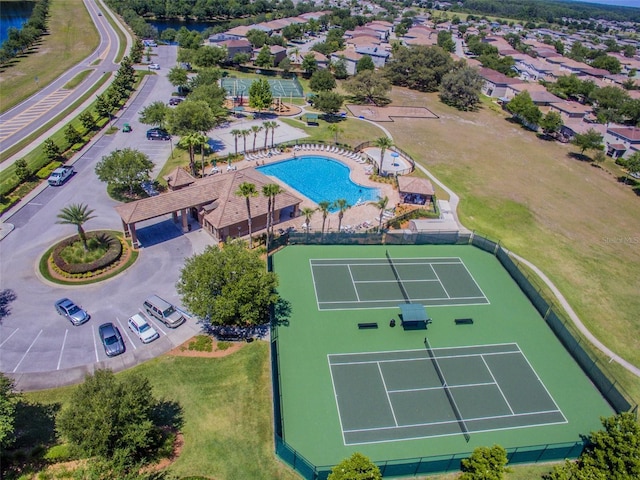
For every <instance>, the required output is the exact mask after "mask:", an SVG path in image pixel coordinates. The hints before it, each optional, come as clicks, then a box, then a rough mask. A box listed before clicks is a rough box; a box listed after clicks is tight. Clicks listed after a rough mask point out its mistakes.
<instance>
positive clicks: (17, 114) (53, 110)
mask: <svg viewBox="0 0 640 480" xmlns="http://www.w3.org/2000/svg"><path fill="white" fill-rule="evenodd" d="M84 4H85V6H86V8H87V10H88V12H89V15H90V16H91V18H92V20H93V22H94V23H95V25H96V28H97V29H98V33H99V35H100V44H99V45H98V47H97V48H96V50H95V51H94V52H93V53H92V54H91V55H89V56H88V57H87V58H85V59H84V60H83V61H82V62H80V63H79V64H77V65H76V66H74V67H73V68H71V69H70V70H68V71H67V72H65V73H64V74H62V75H60V77H58V78H57V79H56V80H54V81H53V82H52V83H50V84H49V85H47V86H45V87H43V88H42V90H40V91H38V92H37V93H36V94H35V95H33V96H32V97H30V98H28V99H27V100H25V101H24V102H22V103H20V104H18V105H16V106H15V107H13V108H12V109H10V110H8V111H6V112H5V113H3V114H1V115H0V143H1V144H2V148H3V149H8V148H10V147H12V146H14V145H15V144H17V143H19V142H21V141H22V140H24V139H25V138H26V137H28V136H29V135H31V134H32V133H33V132H35V131H36V130H37V129H38V128H40V127H41V126H42V125H43V124H45V123H47V122H49V121H50V120H52V119H54V118H55V117H56V116H57V115H59V114H60V113H61V112H62V111H63V110H64V109H65V108H67V107H68V106H69V105H70V104H72V103H74V102H75V101H77V100H78V99H79V98H81V97H82V96H83V95H84V94H85V93H86V92H87V91H88V90H90V89H91V87H92V86H93V85H95V84H96V83H97V82H98V81H99V80H100V78H101V77H102V76H103V75H104V74H105V73H112V72H114V71H117V70H118V68H119V64H118V63H116V60H117V56H118V50H119V45H120V40H119V38H118V33H117V31H116V30H115V29H114V28H113V26H112V25H111V24H110V23H109V21H108V17H107V15H109V17H110V18H113V20H114V21H115V22H116V23H117V24H118V25H119V26H120V30H122V31H123V32H125V35H126V38H127V45H126V50H125V52H128V51H129V50H130V48H131V46H132V45H133V39H132V38H131V35H130V34H129V33H128V31H127V30H126V28H124V26H123V25H122V24H121V23H120V22H119V20H118V18H117V17H116V16H115V15H112V14H111V11H110V10H108V9H107V8H106V7H102V9H101V8H100V7H99V6H98V5H97V4H96V2H94V1H92V0H84ZM100 11H104V12H105V13H104V14H103V15H98V12H100ZM86 70H90V71H91V73H90V74H89V75H88V76H87V78H85V79H84V81H83V82H82V83H81V84H80V85H78V86H77V87H76V88H74V89H73V90H68V89H65V88H64V86H65V85H66V84H67V83H68V82H69V81H70V80H72V79H73V78H75V77H76V76H77V75H78V74H79V73H81V72H84V71H86ZM109 83H110V82H107V83H106V84H105V85H103V86H102V87H101V89H99V90H98V92H96V94H99V93H101V92H102V91H104V90H106V88H107V87H108V85H109ZM93 101H94V97H93V96H91V98H89V99H88V100H87V101H86V102H84V103H83V105H81V106H79V107H78V108H77V109H76V110H75V112H74V113H73V114H72V115H71V116H72V117H73V116H75V115H76V114H77V113H80V112H81V111H83V110H84V109H85V108H86V106H87V105H89V104H90V103H91V102H93ZM63 126H64V123H63V122H60V123H59V124H58V125H57V126H55V127H54V128H52V129H51V130H50V131H48V132H46V133H45V134H43V135H42V136H41V137H40V139H38V140H36V141H34V142H32V143H31V144H30V145H29V146H28V147H26V148H25V149H24V150H22V151H20V152H19V153H18V154H16V155H14V156H13V157H12V158H11V159H9V160H8V161H5V162H2V163H1V164H0V170H3V169H5V168H7V167H8V166H9V165H11V164H12V163H13V161H15V159H18V158H22V157H24V156H25V155H26V154H27V153H29V152H30V151H31V150H33V149H34V148H35V147H36V146H37V145H39V144H41V143H42V141H44V139H46V138H48V137H50V136H51V135H52V134H53V133H55V132H56V131H57V130H58V129H60V128H62V127H63Z"/></svg>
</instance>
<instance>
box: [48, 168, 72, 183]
mask: <svg viewBox="0 0 640 480" xmlns="http://www.w3.org/2000/svg"><path fill="white" fill-rule="evenodd" d="M74 173H75V170H74V169H73V165H62V166H61V167H58V168H56V169H55V170H54V171H53V172H51V175H49V178H48V179H47V182H48V183H49V185H52V186H54V187H57V186H59V185H62V184H63V183H64V182H66V181H67V180H68V179H69V178H71V176H72V175H73V174H74Z"/></svg>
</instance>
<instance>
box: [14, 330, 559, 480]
mask: <svg viewBox="0 0 640 480" xmlns="http://www.w3.org/2000/svg"><path fill="white" fill-rule="evenodd" d="M132 373H140V374H143V375H145V376H146V377H147V378H149V380H150V382H151V384H152V386H153V393H154V396H155V397H156V398H161V399H163V400H165V401H176V402H178V403H180V406H181V407H182V412H183V415H184V426H183V428H182V432H183V434H184V448H183V450H182V453H181V455H180V456H179V457H178V459H177V460H176V462H175V463H173V464H172V465H171V466H170V467H169V471H170V473H172V474H174V475H175V476H176V477H177V478H185V477H189V476H204V477H206V478H216V479H218V480H226V479H228V480H230V479H236V478H251V479H256V480H260V479H264V480H272V479H274V478H278V479H281V480H294V479H299V478H300V477H298V475H297V474H295V473H294V472H292V471H291V470H290V469H289V468H287V467H285V466H284V464H282V463H281V462H280V460H278V459H277V458H276V457H275V454H274V452H273V427H272V415H271V412H272V404H271V380H270V368H269V352H268V345H267V344H266V343H264V342H255V343H252V344H249V345H246V346H244V347H243V348H242V349H241V350H240V351H238V352H236V353H233V354H232V355H229V356H227V357H223V358H210V359H207V358H189V357H174V356H169V355H165V356H163V357H159V358H156V359H155V360H152V361H149V362H147V363H145V364H143V365H140V366H138V367H135V368H134V369H132V370H129V371H126V372H123V373H119V374H118V375H119V376H124V377H125V378H126V377H127V376H128V375H131V374H132ZM73 388H74V387H64V388H58V389H53V390H47V391H42V392H32V393H28V394H26V397H27V398H28V399H29V400H30V401H31V402H33V403H40V404H42V405H43V407H42V408H40V409H39V410H40V411H43V412H44V411H54V412H55V411H59V409H60V408H62V407H63V406H64V405H65V404H66V403H67V402H68V401H69V399H70V396H71V392H72V391H73ZM45 406H49V407H50V408H45ZM31 418H36V419H39V421H38V422H34V423H37V425H28V424H27V425H20V427H28V428H27V431H28V432H29V434H30V437H29V439H27V442H28V443H27V444H29V445H33V444H37V443H40V442H41V441H42V439H49V440H51V439H52V438H53V436H54V432H53V430H52V427H53V426H52V425H51V423H49V422H44V421H42V418H41V417H38V416H33V415H32V417H31ZM43 425H44V427H43ZM550 470H551V464H543V465H524V466H519V467H513V468H512V472H511V473H509V474H507V475H506V479H507V480H537V479H540V478H541V476H542V475H543V474H544V473H547V472H549V471H550ZM457 477H458V475H452V474H450V475H438V476H431V477H428V478H430V479H433V480H454V479H455V478H457ZM38 478H52V477H49V476H47V477H38Z"/></svg>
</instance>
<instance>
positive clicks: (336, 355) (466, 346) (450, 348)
mask: <svg viewBox="0 0 640 480" xmlns="http://www.w3.org/2000/svg"><path fill="white" fill-rule="evenodd" d="M506 346H513V347H515V348H516V349H517V350H513V351H509V352H508V353H522V351H521V350H520V348H519V347H518V344H517V343H515V342H507V343H486V344H485V343H482V344H477V345H459V346H455V347H435V348H432V349H431V350H432V351H434V352H437V351H438V350H458V349H465V348H467V349H468V348H481V347H506ZM406 352H425V353H427V351H426V349H424V348H412V349H409V350H374V351H371V352H354V353H329V354H327V356H328V357H341V356H344V355H372V354H379V353H385V354H387V353H406ZM496 353H499V352H496ZM490 354H491V352H486V353H485V352H483V355H490ZM454 357H455V355H450V356H449V357H447V358H454ZM438 358H445V357H441V356H440V355H438Z"/></svg>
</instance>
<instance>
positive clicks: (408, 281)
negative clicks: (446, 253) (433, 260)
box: [354, 278, 438, 283]
mask: <svg viewBox="0 0 640 480" xmlns="http://www.w3.org/2000/svg"><path fill="white" fill-rule="evenodd" d="M400 280H401V281H402V283H412V282H413V283H418V282H419V283H424V282H438V280H437V279H435V278H434V279H432V280H430V279H426V280H403V279H400ZM354 282H355V283H398V281H397V280H354Z"/></svg>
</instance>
